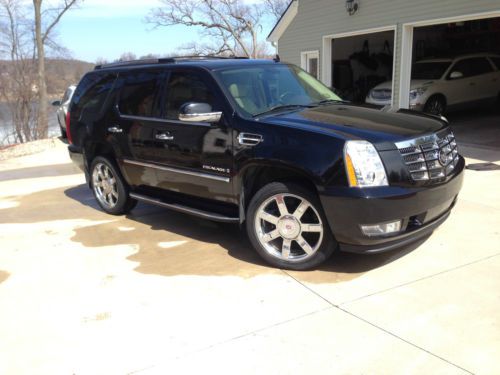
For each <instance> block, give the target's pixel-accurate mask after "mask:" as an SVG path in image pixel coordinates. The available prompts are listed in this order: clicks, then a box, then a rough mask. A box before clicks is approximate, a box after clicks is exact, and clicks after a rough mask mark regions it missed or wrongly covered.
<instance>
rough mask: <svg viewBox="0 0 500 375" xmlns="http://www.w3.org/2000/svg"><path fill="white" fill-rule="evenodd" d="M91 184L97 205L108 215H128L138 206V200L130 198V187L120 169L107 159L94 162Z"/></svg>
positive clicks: (98, 158) (99, 157) (98, 159)
mask: <svg viewBox="0 0 500 375" xmlns="http://www.w3.org/2000/svg"><path fill="white" fill-rule="evenodd" d="M90 183H91V187H92V191H93V193H94V197H95V198H96V200H97V203H99V206H101V208H102V209H103V210H104V211H105V212H107V213H108V214H111V215H123V214H126V213H128V212H129V211H130V210H132V209H133V208H134V207H135V206H136V204H137V200H135V199H132V198H130V196H129V187H128V185H127V183H126V182H125V180H124V179H123V177H122V175H121V174H120V172H119V170H118V168H116V167H115V165H114V163H112V162H111V161H110V160H109V159H107V158H105V157H102V156H98V157H96V158H95V159H94V160H93V161H92V164H91V167H90Z"/></svg>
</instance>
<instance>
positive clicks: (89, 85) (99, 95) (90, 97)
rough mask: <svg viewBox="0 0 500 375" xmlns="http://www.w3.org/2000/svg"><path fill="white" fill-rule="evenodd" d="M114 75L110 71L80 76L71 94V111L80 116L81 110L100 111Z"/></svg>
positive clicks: (112, 82) (114, 77)
mask: <svg viewBox="0 0 500 375" xmlns="http://www.w3.org/2000/svg"><path fill="white" fill-rule="evenodd" d="M115 80H116V75H114V74H110V73H89V74H87V75H86V76H84V77H83V78H82V80H81V81H80V83H79V84H78V87H77V89H76V91H75V94H74V95H73V99H72V107H71V113H72V114H73V115H75V116H78V117H80V115H81V114H82V113H83V112H88V113H98V112H100V111H101V109H102V106H103V104H104V102H105V101H106V98H107V97H108V94H109V92H110V91H111V89H112V88H113V84H114V82H115Z"/></svg>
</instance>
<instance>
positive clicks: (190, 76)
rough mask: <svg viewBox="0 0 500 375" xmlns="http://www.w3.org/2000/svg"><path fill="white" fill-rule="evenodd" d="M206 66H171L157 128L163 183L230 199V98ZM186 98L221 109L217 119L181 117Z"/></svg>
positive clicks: (160, 180)
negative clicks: (192, 67) (186, 120)
mask: <svg viewBox="0 0 500 375" xmlns="http://www.w3.org/2000/svg"><path fill="white" fill-rule="evenodd" d="M221 98H222V93H221V92H220V89H219V88H218V87H217V85H216V83H215V82H214V81H213V79H212V78H211V77H210V76H209V75H208V74H207V73H205V72H204V71H201V70H195V69H172V71H171V72H170V74H169V75H168V78H167V83H166V85H165V92H164V94H163V99H162V100H163V101H164V102H163V106H162V107H163V114H162V118H163V121H162V122H158V123H157V124H156V126H155V128H154V132H155V139H156V140H157V149H156V163H157V164H158V165H159V168H158V169H157V176H158V183H159V187H161V188H163V189H168V190H171V191H175V192H180V193H184V194H188V195H193V196H198V197H203V198H209V199H217V200H222V201H231V199H232V198H231V196H232V180H231V176H232V172H233V158H232V148H233V144H232V130H231V128H230V127H229V126H228V122H227V119H228V116H229V115H230V111H227V107H225V106H226V105H227V104H226V103H225V102H224V101H223V100H221ZM186 103H207V104H209V105H210V106H211V107H212V110H213V111H214V112H216V111H217V112H218V111H222V112H223V116H222V119H221V120H220V121H219V122H218V123H215V124H210V123H206V122H184V121H181V120H179V112H180V108H181V107H182V106H183V105H184V104H186Z"/></svg>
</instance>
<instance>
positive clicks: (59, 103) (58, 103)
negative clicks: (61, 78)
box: [52, 100, 61, 107]
mask: <svg viewBox="0 0 500 375" xmlns="http://www.w3.org/2000/svg"><path fill="white" fill-rule="evenodd" d="M52 105H53V106H54V107H59V106H60V105H61V101H60V100H56V101H53V102H52Z"/></svg>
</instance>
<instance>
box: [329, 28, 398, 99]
mask: <svg viewBox="0 0 500 375" xmlns="http://www.w3.org/2000/svg"><path fill="white" fill-rule="evenodd" d="M393 51H394V31H393V30H390V31H382V32H373V33H367V34H360V35H353V36H344V37H334V38H332V39H331V64H332V65H331V83H332V87H333V88H334V90H335V91H336V92H337V93H338V94H339V95H340V96H341V97H342V98H343V99H345V100H349V101H352V102H354V103H364V102H365V100H366V98H367V96H369V94H370V92H371V90H372V88H374V87H375V86H377V85H380V84H382V85H383V87H384V89H383V90H381V91H380V92H377V93H376V95H381V96H382V97H384V98H385V100H386V101H387V102H388V104H390V102H391V92H392V73H393V63H394V56H393ZM384 104H386V103H384Z"/></svg>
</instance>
